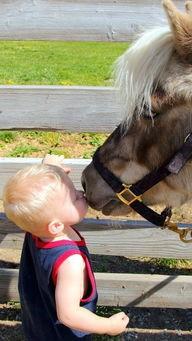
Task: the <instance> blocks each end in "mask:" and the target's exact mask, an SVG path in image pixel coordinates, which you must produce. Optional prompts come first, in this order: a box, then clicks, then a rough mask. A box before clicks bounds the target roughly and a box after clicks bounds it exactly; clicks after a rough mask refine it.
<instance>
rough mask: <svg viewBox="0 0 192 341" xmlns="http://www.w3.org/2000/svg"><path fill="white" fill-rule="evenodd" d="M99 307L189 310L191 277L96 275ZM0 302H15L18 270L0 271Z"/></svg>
mask: <svg viewBox="0 0 192 341" xmlns="http://www.w3.org/2000/svg"><path fill="white" fill-rule="evenodd" d="M95 275H96V282H97V287H98V293H99V302H98V304H99V305H109V306H128V307H132V306H137V307H160V308H165V307H166V308H191V307H192V277H191V276H164V275H148V274H146V275H140V274H117V273H111V274H109V273H96V274H95ZM0 278H1V281H0V302H5V301H10V300H14V301H18V300H19V295H18V290H17V283H18V270H13V269H0Z"/></svg>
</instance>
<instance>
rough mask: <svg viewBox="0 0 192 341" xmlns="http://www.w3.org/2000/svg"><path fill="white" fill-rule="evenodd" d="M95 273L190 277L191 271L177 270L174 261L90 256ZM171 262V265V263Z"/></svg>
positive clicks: (185, 269)
mask: <svg viewBox="0 0 192 341" xmlns="http://www.w3.org/2000/svg"><path fill="white" fill-rule="evenodd" d="M91 260H92V264H93V269H94V271H95V272H108V273H110V272H117V273H138V274H159V275H175V276H177V275H191V274H192V269H191V268H189V269H187V267H186V268H177V261H176V260H167V264H166V260H162V259H161V260H159V259H150V258H148V260H145V259H142V258H141V259H139V258H138V259H130V258H126V257H119V256H102V255H91ZM171 262H173V264H172V263H171Z"/></svg>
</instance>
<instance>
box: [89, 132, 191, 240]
mask: <svg viewBox="0 0 192 341" xmlns="http://www.w3.org/2000/svg"><path fill="white" fill-rule="evenodd" d="M191 157H192V133H190V134H189V135H188V136H187V137H186V138H185V141H184V143H183V145H182V147H181V148H180V149H179V150H178V151H177V152H176V153H175V155H174V156H173V157H172V158H171V159H170V160H169V161H167V162H166V163H164V164H163V165H162V166H161V167H159V168H158V169H155V170H153V171H152V172H150V173H149V174H147V175H146V176H144V177H143V178H142V179H141V180H139V181H137V182H136V183H135V184H133V185H130V186H129V185H126V184H123V183H122V182H121V180H120V179H119V178H118V177H117V176H115V175H114V174H113V173H112V172H111V171H110V170H109V169H108V168H107V167H105V166H104V165H103V164H102V162H101V161H100V158H99V149H97V151H96V152H95V154H94V156H93V164H94V167H95V168H96V170H97V171H98V173H99V174H100V176H101V177H102V178H103V179H104V180H105V182H106V183H107V184H108V185H109V186H110V187H111V188H112V189H113V191H114V192H115V193H116V196H117V197H118V199H119V200H120V201H121V202H122V203H124V204H125V205H127V206H130V207H131V208H132V209H134V210H135V211H136V212H137V213H139V214H140V215H141V216H142V217H144V218H145V219H146V220H148V221H149V222H151V223H152V224H154V225H156V226H161V227H167V228H169V229H170V230H172V231H175V232H177V233H179V236H180V239H181V240H182V241H183V242H187V243H188V242H192V231H191V229H190V228H187V229H179V228H178V227H177V225H176V224H173V223H171V222H170V221H169V220H170V217H171V209H170V208H166V209H165V210H163V211H162V212H161V214H159V213H157V212H155V211H153V210H152V209H151V208H149V207H148V206H146V205H145V204H144V203H143V202H142V197H141V196H142V194H143V193H145V192H146V191H147V190H149V189H150V188H152V187H153V186H154V185H156V184H157V183H159V182H160V181H161V180H163V179H164V178H165V177H167V176H168V175H170V174H178V173H179V171H180V170H181V169H182V168H183V166H184V165H185V163H186V162H187V161H188V160H189V159H190V158H191ZM127 198H128V199H127ZM188 233H190V235H191V239H186V236H187V234H188Z"/></svg>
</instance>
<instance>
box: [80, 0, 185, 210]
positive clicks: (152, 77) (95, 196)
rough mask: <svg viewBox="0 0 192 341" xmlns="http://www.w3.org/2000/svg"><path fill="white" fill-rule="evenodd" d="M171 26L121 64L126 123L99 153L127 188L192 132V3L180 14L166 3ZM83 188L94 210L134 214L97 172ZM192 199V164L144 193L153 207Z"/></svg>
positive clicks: (147, 38) (86, 175)
mask: <svg viewBox="0 0 192 341" xmlns="http://www.w3.org/2000/svg"><path fill="white" fill-rule="evenodd" d="M163 6H164V9H165V11H166V13H167V16H168V19H169V26H168V27H165V28H156V29H153V30H150V31H148V32H146V33H144V34H143V35H142V36H141V37H140V38H139V39H138V40H137V41H136V42H135V43H134V44H133V45H132V46H131V47H130V48H129V49H128V50H127V51H126V52H125V53H124V54H123V55H122V56H121V57H120V58H119V59H118V60H117V62H116V65H115V74H116V85H117V86H118V88H119V93H120V96H121V103H122V112H123V114H124V119H123V121H122V123H121V124H120V125H119V126H118V128H117V129H116V130H115V131H114V132H113V133H112V134H111V135H110V137H109V138H108V139H107V140H106V142H105V143H104V144H103V146H102V147H101V148H100V149H99V151H98V154H99V158H100V160H101V162H102V164H103V165H104V166H105V167H106V168H108V169H109V170H110V171H111V172H112V173H113V174H115V175H116V176H117V177H118V178H119V179H121V181H122V182H123V183H126V184H133V183H135V182H137V181H138V180H140V179H141V178H142V177H143V176H144V175H146V174H148V173H149V172H150V171H152V170H154V169H156V168H158V167H159V166H160V165H162V164H163V163H164V162H165V160H167V159H169V158H170V157H171V156H172V155H173V154H174V153H175V152H176V151H177V150H178V149H179V148H180V147H181V146H182V144H183V142H184V140H185V138H186V136H187V135H188V134H189V133H190V132H191V131H192V2H190V1H188V2H187V3H186V12H185V13H181V12H179V11H178V10H177V9H176V7H175V6H174V4H173V2H172V1H170V0H164V1H163ZM82 184H83V186H84V188H85V191H86V196H87V200H88V202H89V204H90V206H92V207H93V208H95V209H97V210H102V212H103V213H104V214H106V215H108V214H111V215H122V214H123V215H124V214H127V213H128V211H129V210H130V209H129V207H127V206H125V205H123V204H122V203H121V202H120V201H119V200H118V199H117V197H116V196H115V193H114V192H113V190H112V189H111V187H110V186H109V185H108V184H107V183H106V182H105V181H104V180H103V178H102V177H101V176H100V175H99V173H98V172H97V170H96V169H95V167H94V165H93V162H92V163H91V164H90V165H89V166H88V167H87V168H86V169H85V170H84V172H83V175H82ZM191 197H192V163H191V162H190V161H188V162H187V163H186V165H185V166H184V168H183V169H182V170H181V171H180V172H179V174H178V175H171V176H169V177H167V178H166V179H165V180H163V181H161V182H160V183H159V184H157V185H155V186H154V187H153V188H151V189H150V190H148V191H147V192H146V193H145V194H143V197H142V199H143V201H144V203H146V204H149V205H153V204H157V203H158V204H159V203H164V204H165V205H167V206H180V205H181V204H183V203H184V202H186V201H187V200H189V199H190V198H191Z"/></svg>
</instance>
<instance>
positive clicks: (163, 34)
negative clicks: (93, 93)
mask: <svg viewBox="0 0 192 341" xmlns="http://www.w3.org/2000/svg"><path fill="white" fill-rule="evenodd" d="M172 53H173V36H172V33H171V31H170V28H169V27H160V28H154V29H152V30H149V31H146V32H144V33H143V34H142V35H141V36H140V38H139V39H138V40H137V41H136V42H135V43H134V44H133V45H131V47H130V48H129V49H128V50H127V51H126V52H125V53H124V54H123V55H122V56H121V57H119V58H118V60H117V62H116V63H115V68H114V73H115V78H116V83H115V86H116V87H117V88H118V89H119V90H120V97H121V110H122V115H123V117H125V123H126V125H127V127H128V126H129V124H130V123H131V120H132V118H133V115H135V114H136V115H137V116H140V115H141V113H142V109H143V106H144V105H146V106H148V107H149V112H150V109H151V94H152V91H154V88H155V87H156V86H157V85H158V81H159V79H160V76H161V74H162V73H163V72H164V70H165V68H166V66H167V63H168V61H169V60H170V57H171V55H172ZM136 108H137V110H135V109H136Z"/></svg>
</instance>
